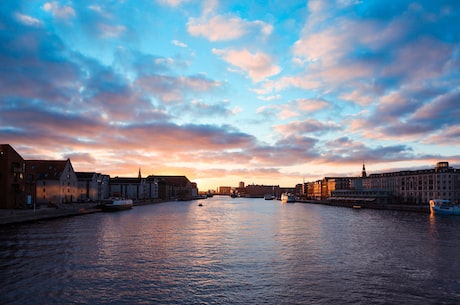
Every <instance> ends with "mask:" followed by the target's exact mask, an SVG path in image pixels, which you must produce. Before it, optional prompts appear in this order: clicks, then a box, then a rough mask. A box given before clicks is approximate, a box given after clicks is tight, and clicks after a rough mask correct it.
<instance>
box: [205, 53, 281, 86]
mask: <svg viewBox="0 0 460 305" xmlns="http://www.w3.org/2000/svg"><path fill="white" fill-rule="evenodd" d="M212 52H213V53H214V54H216V55H218V56H220V57H221V58H222V59H223V60H225V61H226V62H228V63H230V64H231V65H233V66H235V67H238V68H240V69H242V70H243V71H244V72H246V73H247V74H248V75H249V77H250V78H251V79H252V80H253V81H254V82H260V81H262V80H264V79H265V78H267V77H270V76H273V75H276V74H278V73H279V72H280V71H281V68H280V67H278V66H276V65H273V64H272V62H273V59H272V58H271V56H270V55H268V54H265V53H261V52H258V53H254V54H253V53H251V52H249V51H248V50H231V49H212Z"/></svg>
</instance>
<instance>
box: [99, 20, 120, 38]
mask: <svg viewBox="0 0 460 305" xmlns="http://www.w3.org/2000/svg"><path fill="white" fill-rule="evenodd" d="M97 29H98V31H99V34H100V37H102V38H116V37H120V36H121V35H123V34H124V33H125V32H126V27H125V26H124V25H110V24H104V23H99V24H98V25H97Z"/></svg>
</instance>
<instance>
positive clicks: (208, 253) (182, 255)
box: [0, 196, 460, 305]
mask: <svg viewBox="0 0 460 305" xmlns="http://www.w3.org/2000/svg"><path fill="white" fill-rule="evenodd" d="M200 202H201V203H202V204H203V206H198V204H199V203H200ZM0 258H1V262H0V274H1V277H0V303H1V304H397V303H401V304H418V305H419V304H458V303H459V302H460V217H456V216H450V217H449V216H447V217H446V216H444V217H440V216H434V215H429V214H422V213H410V212H399V211H381V210H366V209H361V210H354V209H349V208H341V207H331V206H324V205H315V204H304V203H294V204H282V203H281V202H280V201H276V200H273V201H268V200H263V199H246V198H230V197H221V196H215V197H213V198H209V199H206V200H199V201H188V202H179V201H176V202H165V203H160V204H154V205H146V206H136V207H134V208H133V209H132V210H129V211H123V212H117V213H96V214H90V215H84V216H79V217H71V218H62V219H56V220H51V221H50V220H48V221H39V222H35V223H28V224H20V225H8V226H2V227H0Z"/></svg>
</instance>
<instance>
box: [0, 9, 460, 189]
mask: <svg viewBox="0 0 460 305" xmlns="http://www.w3.org/2000/svg"><path fill="white" fill-rule="evenodd" d="M0 142H1V143H2V144H10V145H12V146H13V148H14V149H15V150H16V151H17V152H18V153H19V154H20V155H21V156H23V158H25V159H47V160H62V159H67V158H70V160H71V162H72V165H73V167H74V170H75V171H96V172H101V173H104V174H108V175H110V176H112V177H114V176H127V177H136V176H137V174H138V171H139V169H141V173H142V176H144V177H145V176H147V175H185V176H187V178H189V180H190V181H193V182H196V183H197V184H198V188H199V189H200V190H207V189H216V188H217V187H219V186H238V184H239V182H240V181H243V182H245V183H246V184H252V183H254V184H265V185H280V186H282V187H292V186H295V185H296V184H298V183H302V182H303V181H315V180H317V179H321V178H323V177H326V176H359V175H360V174H361V169H362V164H363V162H364V163H365V165H366V170H367V173H368V174H372V173H381V172H388V171H398V170H403V169H404V170H405V169H428V168H434V166H435V163H436V162H438V161H448V162H449V163H450V165H451V166H453V167H456V168H460V2H458V1H456V0H452V1H444V0H437V1H432V0H423V1H421V0H411V1H406V0H390V1H379V0H376V1H373V0H361V1H358V0H336V1H331V0H309V1H296V0H289V1H286V0H263V1H262V0H255V1H241V0H240V1H233V0H225V1H224V0H220V1H219V0H205V1H194V0H139V1H136V0H118V1H117V0H106V1H68V0H65V1H38V0H14V1H13V0H9V1H1V2H0Z"/></svg>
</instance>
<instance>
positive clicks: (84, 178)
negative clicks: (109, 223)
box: [76, 172, 110, 202]
mask: <svg viewBox="0 0 460 305" xmlns="http://www.w3.org/2000/svg"><path fill="white" fill-rule="evenodd" d="M76 175H77V179H78V198H77V201H79V202H85V201H93V202H99V201H101V200H102V199H105V198H108V197H109V194H110V193H109V182H110V177H109V176H108V175H103V174H100V173H95V172H76Z"/></svg>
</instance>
